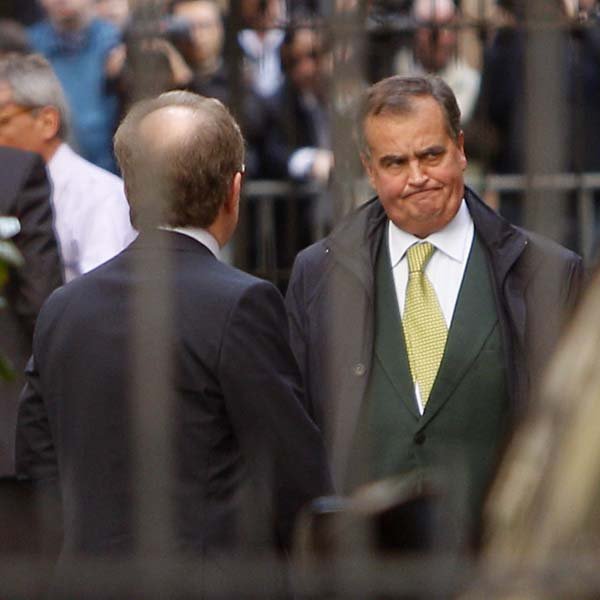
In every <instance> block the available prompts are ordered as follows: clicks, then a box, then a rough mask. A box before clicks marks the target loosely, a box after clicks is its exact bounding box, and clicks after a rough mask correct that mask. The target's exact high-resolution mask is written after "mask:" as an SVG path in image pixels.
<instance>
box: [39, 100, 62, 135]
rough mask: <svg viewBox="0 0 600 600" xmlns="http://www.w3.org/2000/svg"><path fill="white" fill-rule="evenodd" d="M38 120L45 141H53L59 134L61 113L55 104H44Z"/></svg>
mask: <svg viewBox="0 0 600 600" xmlns="http://www.w3.org/2000/svg"><path fill="white" fill-rule="evenodd" d="M36 121H37V123H38V127H39V128H40V132H41V135H42V138H43V140H44V141H45V142H50V141H52V140H53V139H54V138H55V137H56V136H57V135H58V131H59V129H60V114H59V112H58V110H56V108H54V107H53V106H44V107H42V108H40V109H39V111H38V114H37V117H36Z"/></svg>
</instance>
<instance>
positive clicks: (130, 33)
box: [123, 15, 192, 46]
mask: <svg viewBox="0 0 600 600" xmlns="http://www.w3.org/2000/svg"><path fill="white" fill-rule="evenodd" d="M152 38H163V39H165V40H167V41H168V42H170V43H171V44H174V45H176V46H181V45H183V46H186V45H189V44H191V43H192V28H191V25H190V23H189V22H188V20H187V19H183V18H181V17H177V16H173V15H166V16H164V17H161V18H160V19H158V20H157V21H155V22H150V23H149V22H148V21H141V22H140V21H139V20H137V19H131V20H130V21H129V22H128V23H127V25H126V26H125V29H124V31H123V41H124V42H125V43H126V44H132V43H138V42H141V41H144V40H148V39H152Z"/></svg>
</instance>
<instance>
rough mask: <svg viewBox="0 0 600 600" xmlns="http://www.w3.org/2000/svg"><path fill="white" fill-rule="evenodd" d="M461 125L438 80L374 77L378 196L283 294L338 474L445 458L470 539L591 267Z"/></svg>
mask: <svg viewBox="0 0 600 600" xmlns="http://www.w3.org/2000/svg"><path fill="white" fill-rule="evenodd" d="M463 137H464V136H463V132H462V131H461V130H460V110H459V108H458V105H457V101H456V98H455V96H454V94H453V92H452V90H451V89H450V88H449V87H448V85H447V84H446V83H444V81H443V80H442V79H441V78H439V77H399V76H395V77H390V78H388V79H384V80H382V81H380V82H378V83H376V84H375V85H373V86H371V88H369V89H368V90H367V92H366V93H365V96H364V98H363V102H362V104H361V109H360V113H359V116H358V138H359V143H360V152H361V156H362V161H363V164H364V167H365V170H366V172H367V174H368V176H369V179H370V181H371V184H372V186H373V187H374V189H375V190H376V192H377V197H375V198H373V199H372V200H371V201H369V202H367V203H366V204H365V205H363V206H362V207H361V208H359V209H358V210H357V211H355V212H354V213H352V214H351V215H349V216H348V217H347V218H346V219H345V220H344V221H342V223H340V224H339V225H338V226H337V227H336V228H335V229H334V231H333V232H332V233H331V234H330V235H329V236H328V237H327V238H325V239H324V240H322V241H321V242H318V243H317V244H314V245H313V246H311V247H309V248H307V249H306V250H304V251H303V252H301V253H300V254H299V256H298V257H297V259H296V263H295V265H294V269H293V271H292V275H291V278H290V284H289V288H288V292H287V296H286V303H287V306H288V314H289V318H290V325H291V333H292V346H293V348H294V352H295V354H296V358H297V359H298V362H299V364H300V366H301V368H302V370H303V372H304V378H305V386H306V391H307V402H308V405H309V406H310V409H311V410H312V414H313V416H314V418H315V421H316V422H317V424H318V425H319V426H320V427H321V429H322V430H323V431H324V434H325V438H326V441H327V444H328V449H329V453H330V457H331V461H332V466H333V471H334V476H335V478H336V483H337V484H338V486H339V487H340V488H341V489H342V490H345V491H353V490H355V489H356V488H357V487H358V486H360V485H361V484H364V483H368V482H371V481H374V480H378V479H382V478H388V477H394V476H398V475H401V474H405V473H408V472H413V474H414V473H416V474H417V479H418V480H419V481H421V482H422V481H423V480H426V479H427V473H429V472H430V471H431V470H435V471H436V473H437V474H438V477H439V479H438V480H437V481H440V482H441V486H442V489H443V492H444V493H443V497H444V499H446V500H447V501H448V502H449V504H448V505H447V508H448V510H447V513H446V514H448V515H449V519H448V522H447V523H445V525H446V526H447V527H448V529H449V530H450V532H451V534H452V535H451V537H453V538H455V539H457V540H458V543H462V542H465V541H471V542H476V540H477V533H478V527H477V525H478V520H479V517H480V513H481V507H482V504H483V499H484V496H485V493H486V491H487V488H488V486H489V484H490V481H491V479H492V477H493V474H494V470H495V466H496V464H497V461H498V458H499V453H500V450H501V448H502V447H503V445H504V443H505V441H506V436H507V435H508V433H509V432H510V431H511V429H512V426H513V424H514V422H515V420H516V418H517V417H519V416H520V415H521V414H522V413H523V410H524V409H525V408H526V406H527V401H528V398H529V396H530V391H531V386H532V384H533V383H535V380H536V378H537V376H538V374H539V372H540V370H541V369H542V367H543V366H544V364H545V362H546V360H547V359H548V357H549V355H550V352H551V350H552V347H553V345H554V342H555V341H556V338H557V336H558V333H559V328H560V325H561V321H562V318H563V315H564V312H565V309H566V308H567V307H568V306H569V305H570V304H571V302H572V300H573V298H574V296H575V294H576V292H577V291H578V285H579V279H580V273H581V260H580V259H579V257H577V256H576V255H574V254H573V253H572V252H570V251H568V250H566V249H565V248H562V247H560V246H558V245H557V244H555V243H553V242H550V241H548V240H544V239H542V238H541V237H540V236H537V235H535V234H532V233H530V232H526V231H524V230H520V229H516V228H515V227H513V226H512V225H511V224H510V223H508V222H507V221H505V220H504V219H502V218H501V217H499V216H498V215H497V214H496V213H494V212H493V211H492V210H491V209H489V208H488V207H487V206H486V205H484V203H483V202H482V201H481V200H480V199H479V198H478V197H477V196H476V194H475V193H474V192H473V191H472V190H470V189H469V188H467V187H466V186H465V185H464V181H463V171H464V169H465V168H466V165H467V159H466V156H465V152H464V139H463ZM411 480H412V481H414V480H415V479H414V477H413V478H412V479H411ZM444 533H448V531H446V532H444Z"/></svg>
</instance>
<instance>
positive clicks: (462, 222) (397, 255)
mask: <svg viewBox="0 0 600 600" xmlns="http://www.w3.org/2000/svg"><path fill="white" fill-rule="evenodd" d="M472 233H473V219H472V218H471V215H470V214H469V209H468V208H467V204H466V202H465V201H464V199H463V200H462V201H461V203H460V208H459V209H458V212H457V213H456V214H455V215H454V218H453V219H452V220H451V221H450V223H448V224H447V225H446V227H444V228H443V229H441V230H440V231H436V232H435V233H432V234H431V235H430V236H428V237H427V238H425V239H424V240H423V239H421V238H418V237H416V236H414V235H412V234H411V233H407V232H406V231H403V230H402V229H400V228H399V227H398V226H397V225H394V223H392V222H391V221H389V229H388V234H389V243H390V259H391V262H392V268H394V267H395V266H396V265H397V264H398V263H399V262H400V261H401V260H402V258H403V257H404V255H405V254H406V251H407V250H408V249H409V248H410V247H411V246H412V245H413V244H415V243H417V242H423V241H425V240H427V241H428V242H430V243H431V244H433V245H434V246H435V247H436V249H437V250H440V251H441V252H443V253H444V254H446V255H447V256H449V257H450V258H451V259H453V260H456V261H458V262H464V261H465V260H466V259H467V256H468V253H469V248H470V243H469V242H470V241H471V239H472Z"/></svg>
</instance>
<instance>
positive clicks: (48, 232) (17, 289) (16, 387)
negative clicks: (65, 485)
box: [0, 146, 63, 531]
mask: <svg viewBox="0 0 600 600" xmlns="http://www.w3.org/2000/svg"><path fill="white" fill-rule="evenodd" d="M0 165H2V168H1V169H0V214H3V215H10V216H13V217H16V218H17V219H19V223H20V231H19V233H17V234H16V235H15V236H14V237H13V238H12V241H13V242H14V245H15V246H16V248H17V250H18V251H19V252H20V254H21V256H22V257H23V258H24V263H23V265H22V266H21V267H18V268H14V269H11V271H10V273H9V279H8V283H7V285H6V288H5V290H4V292H5V293H4V295H5V297H6V300H7V306H6V307H5V308H4V309H3V310H1V311H0V332H1V335H0V352H1V353H2V355H3V356H5V357H6V358H8V360H9V361H10V362H11V364H12V367H13V369H14V371H15V374H16V378H15V380H14V381H0V475H10V474H13V473H14V465H13V456H12V455H13V447H14V440H15V424H16V418H17V405H18V398H19V392H20V391H21V388H22V386H23V375H22V374H23V369H24V368H25V363H26V362H27V359H28V358H29V356H30V355H31V340H32V337H33V329H34V325H35V322H36V319H37V315H38V312H39V310H40V308H41V307H42V304H43V303H44V301H45V300H46V298H47V297H48V296H49V295H50V293H51V292H52V291H53V290H54V289H55V288H56V287H58V286H59V285H61V284H62V281H63V278H62V264H61V260H60V257H59V250H58V246H57V241H56V237H55V234H54V229H53V213H52V207H51V204H50V183H49V181H48V178H47V175H46V168H45V166H44V162H43V160H42V158H41V156H38V155H37V154H33V153H31V152H24V151H21V150H17V149H15V148H7V147H3V146H0ZM0 531H1V530H0Z"/></svg>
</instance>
